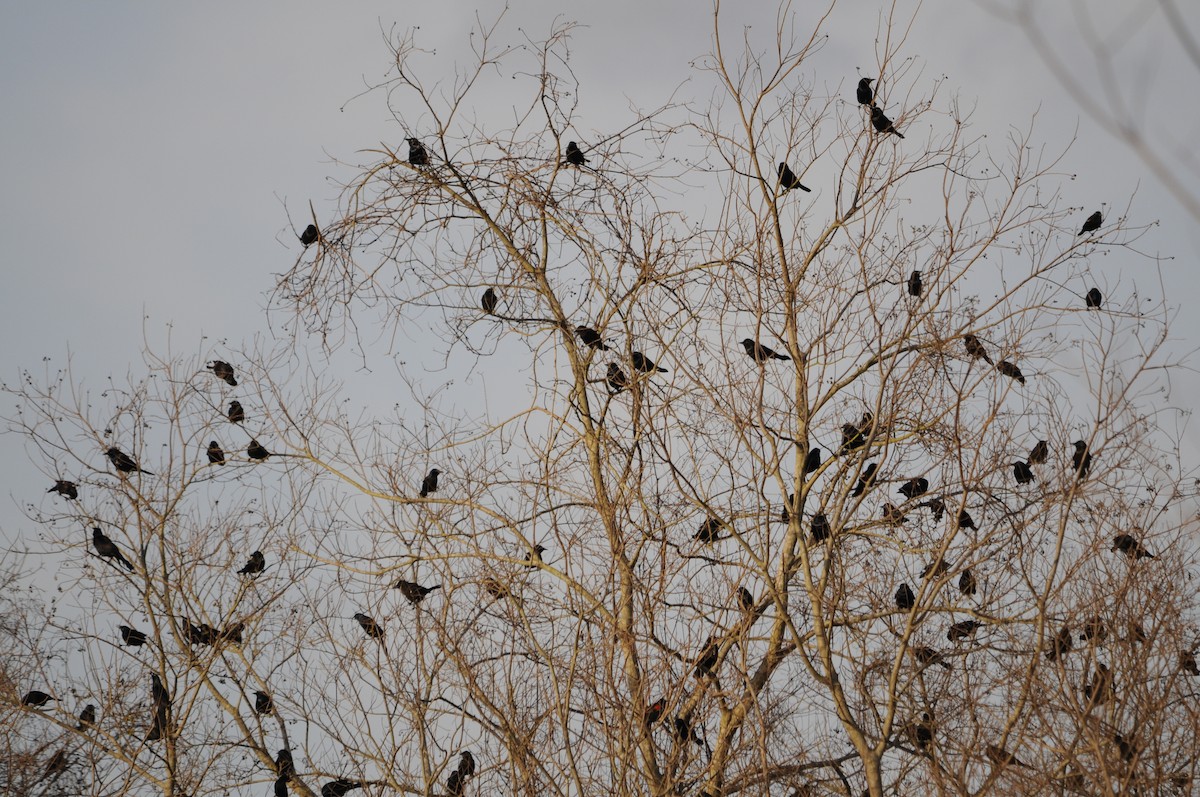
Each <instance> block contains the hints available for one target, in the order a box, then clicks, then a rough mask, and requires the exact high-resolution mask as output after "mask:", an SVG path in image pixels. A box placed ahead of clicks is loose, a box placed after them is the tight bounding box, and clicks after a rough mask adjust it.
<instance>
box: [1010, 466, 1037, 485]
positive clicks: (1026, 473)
mask: <svg viewBox="0 0 1200 797" xmlns="http://www.w3.org/2000/svg"><path fill="white" fill-rule="evenodd" d="M1013 478H1014V479H1016V480H1017V484H1029V483H1030V482H1031V481H1033V471H1032V470H1030V468H1029V463H1028V462H1021V461H1020V460H1018V461H1016V462H1014V463H1013Z"/></svg>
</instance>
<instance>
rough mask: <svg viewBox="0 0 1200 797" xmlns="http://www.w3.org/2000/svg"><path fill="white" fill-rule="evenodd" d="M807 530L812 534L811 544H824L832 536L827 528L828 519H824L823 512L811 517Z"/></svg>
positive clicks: (831, 532)
mask: <svg viewBox="0 0 1200 797" xmlns="http://www.w3.org/2000/svg"><path fill="white" fill-rule="evenodd" d="M809 530H810V531H811V532H812V538H813V542H825V540H827V539H829V538H830V537H831V536H833V531H832V529H830V527H829V518H827V517H825V513H824V512H818V513H817V514H815V515H813V519H812V524H811V525H810V526H809Z"/></svg>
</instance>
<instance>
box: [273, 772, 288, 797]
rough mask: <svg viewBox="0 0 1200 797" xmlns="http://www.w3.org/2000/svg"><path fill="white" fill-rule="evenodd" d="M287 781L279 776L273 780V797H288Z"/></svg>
mask: <svg viewBox="0 0 1200 797" xmlns="http://www.w3.org/2000/svg"><path fill="white" fill-rule="evenodd" d="M287 784H288V779H287V778H285V777H283V776H280V777H278V778H275V797H288V787H287Z"/></svg>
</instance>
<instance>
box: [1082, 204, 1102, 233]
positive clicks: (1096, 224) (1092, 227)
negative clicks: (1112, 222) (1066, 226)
mask: <svg viewBox="0 0 1200 797" xmlns="http://www.w3.org/2000/svg"><path fill="white" fill-rule="evenodd" d="M1103 221H1104V219H1103V217H1101V215H1100V211H1098V210H1097V211H1096V212H1095V213H1093V214H1092V215H1090V216H1088V217H1087V221H1085V222H1084V223H1083V226H1082V227H1080V228H1079V235H1085V234H1087V233H1089V232H1095V231H1096V230H1098V229H1100V224H1101V223H1102V222H1103ZM1076 237H1078V235H1077V236H1076Z"/></svg>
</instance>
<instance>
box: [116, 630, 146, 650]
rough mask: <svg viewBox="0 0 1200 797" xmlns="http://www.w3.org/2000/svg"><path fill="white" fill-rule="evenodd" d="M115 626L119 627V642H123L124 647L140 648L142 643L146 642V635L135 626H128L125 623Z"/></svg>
mask: <svg viewBox="0 0 1200 797" xmlns="http://www.w3.org/2000/svg"><path fill="white" fill-rule="evenodd" d="M117 628H119V629H121V642H123V643H124V644H125V646H126V647H131V648H140V647H141V646H142V645H144V644H146V642H147V640H146V635H145V634H143V633H142V632H141V631H139V630H137V629H136V628H130V627H129V626H127V625H119V626H117Z"/></svg>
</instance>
